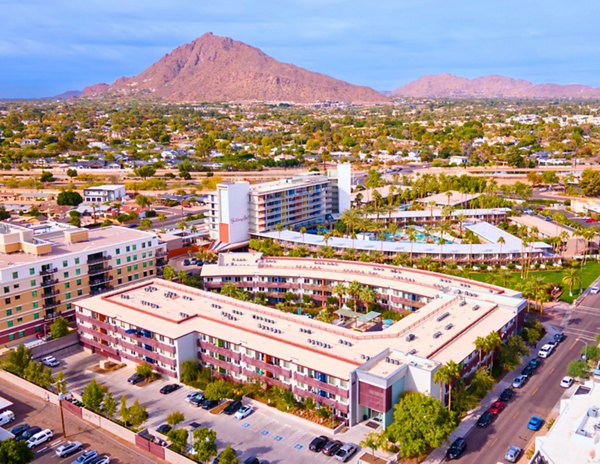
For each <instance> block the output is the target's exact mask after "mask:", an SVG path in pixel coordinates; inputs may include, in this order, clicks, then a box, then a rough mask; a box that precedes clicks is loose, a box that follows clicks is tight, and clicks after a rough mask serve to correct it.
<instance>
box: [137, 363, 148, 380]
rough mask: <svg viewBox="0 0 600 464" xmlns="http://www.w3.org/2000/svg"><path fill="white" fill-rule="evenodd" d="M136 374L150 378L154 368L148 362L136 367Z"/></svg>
mask: <svg viewBox="0 0 600 464" xmlns="http://www.w3.org/2000/svg"><path fill="white" fill-rule="evenodd" d="M135 372H136V374H139V375H141V376H142V377H150V376H151V375H152V366H150V364H148V363H146V362H143V363H141V364H138V365H137V366H135Z"/></svg>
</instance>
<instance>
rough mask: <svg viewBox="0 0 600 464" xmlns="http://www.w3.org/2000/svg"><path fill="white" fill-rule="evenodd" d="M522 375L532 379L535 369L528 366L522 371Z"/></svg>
mask: <svg viewBox="0 0 600 464" xmlns="http://www.w3.org/2000/svg"><path fill="white" fill-rule="evenodd" d="M521 375H525V376H527V377H531V376H532V375H533V367H531V366H530V365H529V364H527V365H526V366H525V367H524V368H523V369H522V370H521Z"/></svg>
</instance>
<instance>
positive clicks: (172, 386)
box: [160, 383, 181, 395]
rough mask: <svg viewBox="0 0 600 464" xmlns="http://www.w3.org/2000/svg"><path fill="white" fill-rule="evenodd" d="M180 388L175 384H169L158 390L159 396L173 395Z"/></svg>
mask: <svg viewBox="0 0 600 464" xmlns="http://www.w3.org/2000/svg"><path fill="white" fill-rule="evenodd" d="M180 388H181V385H179V384H177V383H170V384H168V385H165V386H164V387H162V388H161V389H160V394H161V395H168V394H169V393H173V392H174V391H176V390H179V389H180Z"/></svg>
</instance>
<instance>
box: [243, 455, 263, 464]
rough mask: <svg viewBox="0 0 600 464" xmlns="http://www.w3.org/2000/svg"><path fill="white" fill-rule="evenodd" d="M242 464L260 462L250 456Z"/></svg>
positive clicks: (257, 463) (258, 463)
mask: <svg viewBox="0 0 600 464" xmlns="http://www.w3.org/2000/svg"><path fill="white" fill-rule="evenodd" d="M242 464H260V461H259V460H258V458H257V457H256V456H250V457H249V458H246V459H244V462H243V463H242Z"/></svg>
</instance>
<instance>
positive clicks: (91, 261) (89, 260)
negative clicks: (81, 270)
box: [87, 255, 112, 265]
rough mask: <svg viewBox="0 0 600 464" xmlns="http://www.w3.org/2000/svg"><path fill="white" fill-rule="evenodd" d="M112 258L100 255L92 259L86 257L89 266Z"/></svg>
mask: <svg viewBox="0 0 600 464" xmlns="http://www.w3.org/2000/svg"><path fill="white" fill-rule="evenodd" d="M111 258H112V256H110V255H102V256H94V257H93V258H90V257H88V260H87V263H88V265H89V264H95V263H101V262H103V261H108V260H110V259H111Z"/></svg>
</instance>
